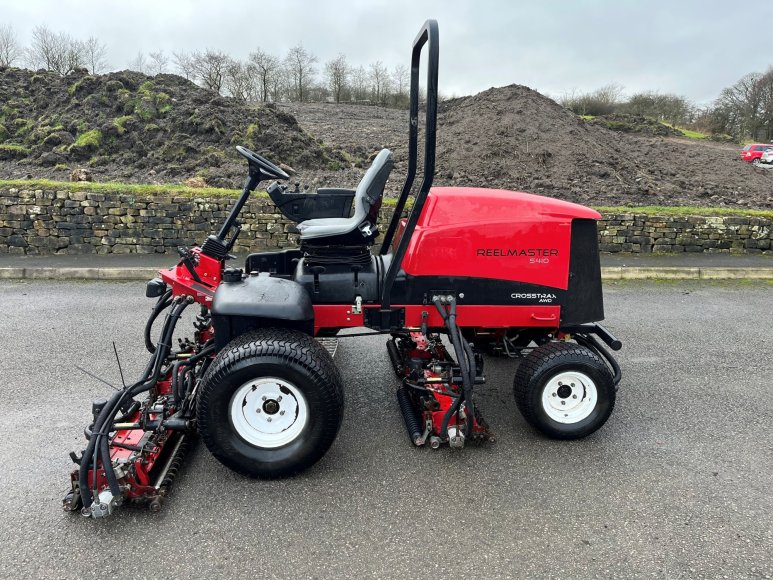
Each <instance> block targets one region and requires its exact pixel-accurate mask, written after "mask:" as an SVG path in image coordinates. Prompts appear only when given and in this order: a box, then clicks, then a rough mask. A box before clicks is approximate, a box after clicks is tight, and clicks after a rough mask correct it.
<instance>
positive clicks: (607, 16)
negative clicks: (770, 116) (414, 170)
mask: <svg viewBox="0 0 773 580" xmlns="http://www.w3.org/2000/svg"><path fill="white" fill-rule="evenodd" d="M772 17H773V3H771V2H769V1H768V0H763V1H761V2H748V3H747V2H731V1H729V0H721V1H715V0H701V1H695V0H684V1H682V0H671V1H660V0H650V1H649V2H644V1H633V0H577V1H570V0H563V1H558V0H555V1H551V0H533V1H521V0H512V1H506V0H493V1H486V0H477V1H464V0H423V1H422V0H361V1H350V2H343V1H334V0H307V1H301V0H254V1H248V0H189V1H183V0H131V1H126V0H124V1H118V0H46V1H43V0H0V25H2V24H11V25H12V26H13V27H14V28H15V30H16V32H17V34H18V35H19V37H20V39H21V40H22V42H23V43H27V41H28V40H29V38H30V33H31V31H32V29H33V28H34V27H35V26H36V25H38V24H45V25H46V26H48V27H50V28H52V29H54V30H57V31H59V30H63V31H67V32H68V33H70V34H71V35H73V36H75V37H81V38H87V37H88V36H90V35H94V36H97V37H99V38H101V39H102V40H103V41H104V42H105V43H106V44H107V46H108V50H109V64H110V66H111V68H113V69H120V68H124V67H126V65H127V64H128V63H129V61H131V60H132V59H133V58H134V56H135V55H136V54H137V52H138V51H144V52H145V53H146V54H147V53H148V52H150V51H156V50H164V51H165V52H166V53H167V54H170V53H171V52H172V51H173V50H175V51H192V50H195V49H203V48H213V49H218V50H222V51H225V52H227V53H229V54H231V55H232V56H234V57H239V58H244V57H246V56H247V54H248V53H249V52H250V51H252V50H254V49H255V48H256V47H261V48H262V49H264V50H266V51H268V52H272V53H274V54H277V55H284V53H285V52H286V50H287V49H288V48H289V47H291V46H293V45H295V44H297V43H298V42H299V41H301V42H303V45H304V46H305V47H306V48H307V49H309V50H310V51H311V52H313V53H314V54H315V55H316V56H317V57H318V58H319V61H320V63H324V62H325V61H326V60H328V59H331V58H333V57H335V56H336V55H337V54H338V53H339V52H343V53H344V54H345V55H346V56H347V57H348V59H349V61H350V63H352V64H355V65H357V64H363V65H367V64H369V63H371V62H373V61H376V60H381V61H382V62H384V63H385V64H386V65H387V66H388V67H389V68H390V69H391V68H392V67H393V66H394V65H396V64H398V63H403V64H406V65H407V64H408V61H409V55H410V52H409V51H410V43H411V42H412V41H413V38H414V36H415V34H416V32H417V31H418V29H419V27H420V26H421V24H422V23H423V22H424V20H425V19H426V18H435V19H437V20H438V22H439V25H440V63H441V68H440V90H441V92H442V93H443V94H445V95H448V96H454V95H456V96H460V95H464V94H471V93H476V92H478V91H481V90H484V89H487V88H489V87H491V86H502V85H507V84H511V83H518V84H523V85H527V86H530V87H532V88H534V89H537V90H538V91H540V92H543V93H546V94H549V95H551V96H554V97H557V96H560V95H561V94H563V93H565V92H571V91H588V90H592V89H595V88H598V87H599V86H602V85H605V84H608V83H618V84H620V85H622V86H623V87H624V89H625V92H626V93H628V94H630V93H633V92H637V91H641V90H658V91H661V92H673V93H678V94H683V95H686V96H688V97H689V98H691V99H693V100H695V101H697V102H698V103H708V102H710V101H712V100H713V99H714V98H715V97H716V96H717V94H718V93H719V91H720V90H721V89H722V88H723V87H726V86H728V85H730V84H732V83H734V82H735V81H736V80H737V79H738V78H740V77H741V76H742V75H744V74H745V73H747V72H751V71H764V70H766V69H767V68H768V67H769V66H770V65H772V64H773V50H771V49H770V43H769V42H768V41H767V40H766V36H767V32H768V31H769V30H770V27H771V22H773V18H772ZM318 69H319V70H320V71H321V66H318Z"/></svg>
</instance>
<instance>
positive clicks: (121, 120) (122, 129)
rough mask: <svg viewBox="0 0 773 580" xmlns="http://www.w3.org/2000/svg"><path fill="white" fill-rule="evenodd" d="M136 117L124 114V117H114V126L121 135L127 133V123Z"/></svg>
mask: <svg viewBox="0 0 773 580" xmlns="http://www.w3.org/2000/svg"><path fill="white" fill-rule="evenodd" d="M133 118H134V117H133V116H132V115H124V116H123V117H117V118H115V119H113V126H114V127H115V128H116V130H117V131H118V134H119V135H123V134H124V133H126V123H127V122H129V121H131V120H132V119H133Z"/></svg>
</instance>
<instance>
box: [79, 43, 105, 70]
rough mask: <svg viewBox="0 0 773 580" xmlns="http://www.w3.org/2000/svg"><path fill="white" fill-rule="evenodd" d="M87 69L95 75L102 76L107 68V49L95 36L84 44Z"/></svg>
mask: <svg viewBox="0 0 773 580" xmlns="http://www.w3.org/2000/svg"><path fill="white" fill-rule="evenodd" d="M83 51H84V58H85V60H86V67H87V68H88V69H89V72H90V73H91V74H93V75H97V74H101V73H102V72H103V71H104V70H105V69H106V68H107V60H106V57H107V47H106V46H105V45H104V44H103V43H102V42H100V40H99V39H98V38H97V37H95V36H89V39H88V40H87V41H86V42H84V43H83Z"/></svg>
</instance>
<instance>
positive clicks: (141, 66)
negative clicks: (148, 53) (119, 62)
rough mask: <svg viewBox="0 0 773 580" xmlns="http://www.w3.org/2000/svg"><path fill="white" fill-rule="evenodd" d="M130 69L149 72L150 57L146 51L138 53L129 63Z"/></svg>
mask: <svg viewBox="0 0 773 580" xmlns="http://www.w3.org/2000/svg"><path fill="white" fill-rule="evenodd" d="M129 70H133V71H137V72H141V73H142V74H148V70H149V69H148V59H147V58H146V57H145V53H144V52H142V51H139V52H138V53H137V56H135V57H134V59H133V60H132V61H131V62H130V63H129Z"/></svg>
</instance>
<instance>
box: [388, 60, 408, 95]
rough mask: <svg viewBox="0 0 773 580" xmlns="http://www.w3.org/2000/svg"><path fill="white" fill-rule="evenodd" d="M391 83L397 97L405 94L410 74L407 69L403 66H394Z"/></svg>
mask: <svg viewBox="0 0 773 580" xmlns="http://www.w3.org/2000/svg"><path fill="white" fill-rule="evenodd" d="M392 82H393V83H394V88H395V91H397V94H398V95H405V94H407V93H408V88H409V86H410V83H411V74H410V71H409V70H408V67H407V66H405V65H404V64H398V65H395V68H394V71H393V72H392Z"/></svg>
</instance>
